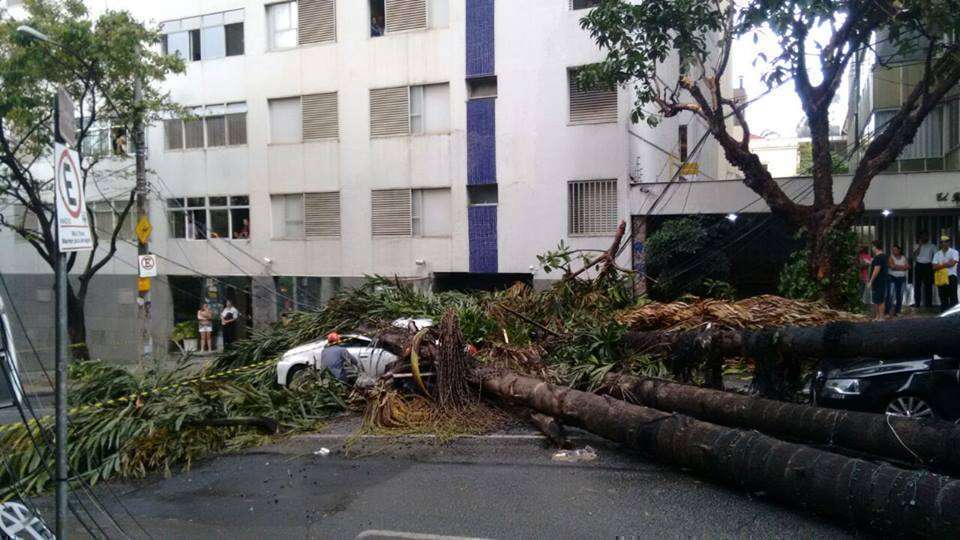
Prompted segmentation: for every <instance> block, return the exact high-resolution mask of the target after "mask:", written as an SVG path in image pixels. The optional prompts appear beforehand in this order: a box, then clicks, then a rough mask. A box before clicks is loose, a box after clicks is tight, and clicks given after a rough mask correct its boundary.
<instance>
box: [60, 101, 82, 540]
mask: <svg viewBox="0 0 960 540" xmlns="http://www.w3.org/2000/svg"><path fill="white" fill-rule="evenodd" d="M53 110H54V122H53V124H54V140H55V141H57V142H61V141H63V142H66V141H65V139H64V136H63V135H64V134H63V133H61V130H60V126H61V119H62V116H64V115H67V114H69V115H70V119H71V121H72V120H73V103H72V101H71V100H70V96H69V95H68V94H67V93H66V92H63V91H62V89H61V91H58V92H57V96H56V98H55V103H54V107H53ZM68 136H69V135H68ZM54 148H57V146H54ZM57 153H58V154H59V152H57ZM61 157H62V156H60V155H58V156H57V157H56V159H55V160H54V163H56V164H57V166H56V167H57V170H56V173H55V174H56V176H57V177H58V178H57V182H56V184H57V193H56V195H55V197H57V198H58V199H59V198H61V197H62V193H61V190H60V189H59V188H60V180H61V179H60V178H59V177H60V175H61V167H60V165H59V162H60V160H61ZM79 187H80V190H81V191H82V189H83V187H82V186H79ZM61 206H62V205H60V204H56V205H54V207H55V208H56V216H55V219H56V220H57V227H56V230H57V242H56V260H57V265H56V277H55V283H56V285H55V286H56V293H57V313H56V325H55V328H56V375H55V377H56V379H55V388H54V392H55V394H54V411H55V415H56V420H55V428H54V429H55V438H56V453H55V460H56V468H55V472H56V478H55V480H56V527H55V534H56V537H57V538H59V539H60V540H63V539H65V538H66V537H67V527H66V525H67V492H68V489H69V481H68V478H69V469H68V467H67V348H68V345H69V343H68V336H67V254H66V253H64V251H63V249H61V247H62V246H61V244H60V242H61V240H62V239H63V238H62V237H61V235H62V234H63V231H62V227H60V218H61V217H62V216H61V210H62V209H61V208H60V207H61Z"/></svg>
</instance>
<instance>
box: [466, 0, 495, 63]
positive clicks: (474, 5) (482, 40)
mask: <svg viewBox="0 0 960 540" xmlns="http://www.w3.org/2000/svg"><path fill="white" fill-rule="evenodd" d="M493 53H494V46H493V0H467V77H468V78H469V77H478V76H482V75H493V74H494V64H493V58H494V54H493Z"/></svg>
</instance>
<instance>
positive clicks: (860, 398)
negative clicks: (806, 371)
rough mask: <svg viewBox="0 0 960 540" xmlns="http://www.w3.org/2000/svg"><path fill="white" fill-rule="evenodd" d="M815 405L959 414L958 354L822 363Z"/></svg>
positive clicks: (814, 392)
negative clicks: (947, 356)
mask: <svg viewBox="0 0 960 540" xmlns="http://www.w3.org/2000/svg"><path fill="white" fill-rule="evenodd" d="M811 391H812V392H811V393H812V398H813V401H814V403H815V404H817V405H820V406H822V407H833V408H837V409H850V410H854V411H864V412H874V413H887V414H891V415H896V416H907V417H911V418H940V419H943V420H951V421H953V420H957V419H960V358H940V357H938V356H934V357H932V358H916V359H908V360H899V359H897V360H878V359H858V360H854V361H853V362H852V363H851V362H850V361H849V360H848V361H846V362H843V363H842V364H840V363H836V364H834V363H832V362H829V361H827V362H823V363H822V364H821V366H820V369H819V370H818V371H817V374H816V377H815V378H814V380H813V384H812V387H811Z"/></svg>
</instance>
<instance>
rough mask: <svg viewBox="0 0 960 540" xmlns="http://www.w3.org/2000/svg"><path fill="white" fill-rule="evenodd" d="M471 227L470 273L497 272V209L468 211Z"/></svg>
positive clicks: (473, 209) (486, 208) (480, 208)
mask: <svg viewBox="0 0 960 540" xmlns="http://www.w3.org/2000/svg"><path fill="white" fill-rule="evenodd" d="M467 222H468V224H469V225H470V271H471V272H485V273H494V272H496V271H497V207H496V206H471V207H470V208H468V209H467Z"/></svg>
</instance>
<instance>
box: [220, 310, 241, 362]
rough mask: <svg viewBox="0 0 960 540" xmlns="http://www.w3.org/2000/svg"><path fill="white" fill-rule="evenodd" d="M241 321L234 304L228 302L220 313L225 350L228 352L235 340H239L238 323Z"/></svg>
mask: <svg viewBox="0 0 960 540" xmlns="http://www.w3.org/2000/svg"><path fill="white" fill-rule="evenodd" d="M239 320H240V311H239V310H237V308H235V307H234V306H233V302H231V301H230V300H227V302H226V304H224V306H223V311H221V312H220V328H222V329H223V350H227V347H229V346H230V345H231V344H232V343H233V342H234V340H236V339H237V321H239Z"/></svg>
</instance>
